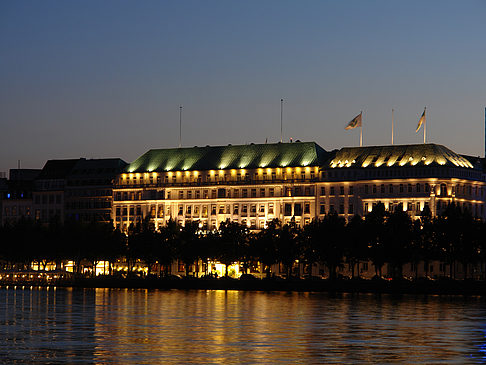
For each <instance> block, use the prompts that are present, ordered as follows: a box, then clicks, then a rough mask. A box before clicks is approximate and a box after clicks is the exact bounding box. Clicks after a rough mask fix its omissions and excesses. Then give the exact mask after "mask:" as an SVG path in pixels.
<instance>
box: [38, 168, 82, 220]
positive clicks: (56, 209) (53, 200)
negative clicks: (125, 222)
mask: <svg viewBox="0 0 486 365" xmlns="http://www.w3.org/2000/svg"><path fill="white" fill-rule="evenodd" d="M78 160H79V159H71V160H49V161H47V162H46V164H45V165H44V167H43V169H42V171H41V173H40V174H39V177H38V178H37V179H36V181H35V189H34V192H33V198H34V205H33V207H34V218H35V220H36V221H40V222H42V223H49V222H51V221H53V220H58V221H59V222H64V213H65V196H64V191H65V188H66V184H67V178H68V175H69V173H70V172H71V170H72V169H73V168H74V166H75V165H76V163H77V162H78Z"/></svg>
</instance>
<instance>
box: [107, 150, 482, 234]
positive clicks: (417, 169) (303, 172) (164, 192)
mask: <svg viewBox="0 0 486 365" xmlns="http://www.w3.org/2000/svg"><path fill="white" fill-rule="evenodd" d="M483 165H484V159H480V158H476V157H467V156H461V155H458V154H456V153H455V152H453V151H451V150H450V149H448V148H446V147H444V146H441V145H436V144H420V145H391V146H374V147H353V148H342V149H340V150H335V151H331V152H328V151H325V150H324V149H323V148H321V147H320V146H319V145H317V144H316V143H313V142H305V143H304V142H296V143H276V144H259V145H256V144H250V145H240V146H232V145H228V146H220V147H210V146H207V147H193V148H175V149H158V150H150V151H148V152H147V153H145V154H144V155H142V156H141V157H139V158H138V159H137V160H135V161H134V162H132V163H131V164H129V165H128V166H127V168H126V170H125V172H124V173H122V174H120V175H118V176H117V178H116V180H115V186H114V203H113V211H112V216H113V221H114V224H115V225H116V226H117V227H118V228H120V229H121V230H124V231H126V230H127V229H128V227H129V225H130V224H131V223H137V222H140V221H141V220H142V219H143V218H146V217H150V219H151V220H152V221H153V222H154V224H155V226H156V227H158V226H161V225H165V224H166V222H167V221H168V220H169V219H173V220H176V221H177V222H179V223H180V224H182V225H184V224H185V223H187V222H191V221H197V222H199V224H200V226H201V228H203V229H213V228H217V227H218V226H219V224H220V222H222V221H225V220H227V219H229V220H232V221H237V222H239V223H242V224H246V225H248V227H250V228H251V229H254V230H258V229H262V228H264V227H266V224H267V222H268V221H269V220H271V219H274V218H278V219H280V220H281V221H282V222H289V221H291V220H295V222H296V223H297V224H299V225H305V224H306V223H309V222H310V221H311V220H312V219H314V218H321V217H323V216H324V214H326V213H330V212H335V213H337V214H339V215H340V216H342V217H344V218H346V219H348V218H349V217H351V216H353V215H354V214H359V215H366V214H367V213H368V212H370V211H371V210H372V209H373V206H375V205H376V204H377V203H378V202H381V203H383V204H384V205H385V208H386V209H387V210H389V211H393V210H395V209H397V208H398V207H402V209H403V210H404V211H407V212H408V214H410V216H412V217H417V216H420V214H421V212H422V211H423V209H424V208H425V207H428V208H429V209H430V210H431V212H432V214H434V215H437V214H439V213H440V212H441V211H442V210H443V209H445V207H446V206H447V205H448V204H449V203H451V202H455V203H456V204H458V205H459V206H460V207H462V208H465V209H468V210H469V211H471V212H472V214H473V215H474V216H477V217H481V218H484V217H485V214H486V212H485V211H484V200H485V187H484V185H485V174H484V166H483Z"/></svg>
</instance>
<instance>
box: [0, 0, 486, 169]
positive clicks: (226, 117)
mask: <svg viewBox="0 0 486 365" xmlns="http://www.w3.org/2000/svg"><path fill="white" fill-rule="evenodd" d="M485 19H486V2H484V1H480V0H477V1H464V2H459V1H407V2H397V1H388V0H387V1H339V2H338V1H240V2H236V1H184V0H182V1H143V2H136V1H118V0H117V1H82V2H81V1H76V2H74V1H72V2H71V1H9V0H4V1H2V2H0V127H1V131H2V132H1V134H0V171H7V170H8V169H9V168H15V167H16V166H17V160H18V159H20V160H22V166H23V167H26V168H27V167H30V168H40V167H42V166H43V164H44V163H45V161H46V160H47V159H54V158H77V157H87V158H90V157H91V158H101V157H121V158H123V159H125V160H126V161H128V162H130V161H132V160H134V159H135V158H136V157H138V156H139V155H141V154H142V153H144V152H145V151H146V150H147V149H149V148H157V147H177V146H178V144H179V125H178V122H179V105H180V104H182V105H184V112H183V145H184V146H195V145H199V146H201V145H207V144H210V145H224V144H228V143H232V144H244V143H249V142H254V143H263V142H265V139H266V138H268V141H269V142H275V141H278V140H279V139H280V98H284V99H285V108H284V139H286V140H288V138H290V137H292V138H294V139H300V140H306V141H316V142H317V143H319V144H320V145H321V146H322V147H324V148H325V149H333V148H338V147H341V146H353V145H357V144H358V141H359V132H358V131H357V130H354V131H345V130H344V126H345V125H346V123H347V122H348V121H349V120H350V119H352V118H353V117H354V116H355V115H356V114H357V113H359V111H360V110H363V115H364V119H363V124H364V129H363V135H364V144H365V145H376V144H389V143H390V134H391V108H392V107H393V108H395V119H396V124H397V125H396V129H395V141H396V143H420V142H421V141H422V136H421V135H420V134H419V135H417V134H415V127H416V124H417V121H418V118H419V116H420V114H421V113H422V111H423V108H424V106H425V105H427V109H428V126H427V135H428V140H429V141H430V142H435V143H441V144H444V145H447V146H449V147H451V148H452V149H453V150H455V151H456V152H459V153H465V154H472V155H480V154H481V155H483V153H484V152H483V151H484V107H485V106H486V41H485V39H486V20H485Z"/></svg>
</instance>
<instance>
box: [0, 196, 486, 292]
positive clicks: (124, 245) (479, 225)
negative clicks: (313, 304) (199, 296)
mask: <svg viewBox="0 0 486 365" xmlns="http://www.w3.org/2000/svg"><path fill="white" fill-rule="evenodd" d="M0 242H1V244H0V271H3V275H2V276H1V277H0V282H2V280H5V279H6V277H7V275H8V277H9V280H12V276H10V275H9V274H8V273H14V272H16V273H21V272H24V274H23V275H24V276H27V278H29V277H35V275H34V274H32V273H31V274H30V275H31V276H29V274H25V273H26V272H29V271H32V267H33V263H35V264H36V268H37V271H36V272H43V271H44V272H45V270H46V269H47V265H48V263H55V272H57V273H58V277H57V278H58V279H59V278H62V280H64V282H73V280H84V281H83V283H85V284H86V283H90V282H91V283H92V285H94V286H99V284H93V281H89V280H93V279H86V277H87V276H95V274H96V271H95V270H94V269H92V270H88V271H87V270H85V269H86V267H91V268H96V267H97V264H98V263H99V262H107V263H108V272H104V274H105V275H104V277H103V278H102V279H103V280H105V283H106V285H107V286H118V285H117V284H113V280H115V279H116V280H135V282H134V283H135V284H133V286H135V287H136V286H139V285H141V284H140V280H142V279H143V280H146V282H145V283H146V284H145V286H151V285H154V286H157V285H155V284H153V280H161V279H160V278H165V279H166V281H165V282H166V283H167V282H168V281H167V278H172V279H174V280H171V282H178V280H176V279H177V278H175V277H174V276H173V274H174V273H173V272H172V270H171V267H172V266H173V263H174V262H179V263H181V264H182V265H183V267H184V271H185V273H184V274H185V275H184V276H185V277H190V276H198V275H199V273H201V270H200V269H198V265H202V263H207V262H218V263H220V264H222V265H224V267H225V268H226V269H225V271H224V273H223V276H228V274H229V270H228V267H230V266H231V265H234V264H235V263H236V264H237V265H238V266H239V268H241V272H242V273H243V275H242V280H240V281H245V280H244V279H247V280H246V282H248V279H252V276H251V275H250V274H249V273H251V272H255V270H256V268H259V270H260V273H261V274H262V276H264V277H266V278H271V277H273V278H274V279H275V275H276V274H278V275H280V274H282V277H283V278H284V279H288V280H289V281H292V280H293V281H294V282H301V284H299V285H303V284H302V282H303V280H298V279H303V278H306V279H308V281H312V280H313V281H316V280H314V279H322V278H323V275H322V271H317V274H316V270H313V268H314V267H316V266H317V267H325V268H326V275H325V278H326V279H328V280H327V282H334V283H336V282H337V281H339V282H343V280H342V279H343V278H342V277H340V276H339V272H340V271H339V269H340V268H342V267H348V268H349V278H347V279H359V277H360V269H359V268H360V264H361V265H363V264H364V263H368V262H370V263H372V265H373V267H374V271H375V276H376V280H378V279H381V278H383V277H386V279H388V280H392V281H394V282H395V283H397V282H398V281H403V279H404V274H403V268H404V265H406V264H408V265H409V266H410V267H412V268H414V272H413V275H412V276H409V277H408V279H413V280H415V281H417V280H418V279H419V272H418V268H419V265H420V267H423V268H424V270H425V275H423V276H425V277H426V278H427V277H428V276H429V275H428V272H427V271H428V268H429V265H428V263H429V262H441V263H442V265H444V266H443V270H442V274H441V277H440V278H441V279H444V280H446V279H447V281H449V282H450V281H452V280H454V279H466V280H467V279H475V280H477V281H483V280H485V278H486V275H485V274H486V272H485V271H486V270H485V265H486V223H485V222H483V221H481V220H478V219H475V218H473V217H472V215H471V214H470V213H469V212H468V211H462V210H461V209H460V208H459V207H457V206H455V205H454V204H451V205H450V206H449V207H448V208H447V209H446V210H445V211H444V212H443V213H442V214H441V215H440V216H438V217H432V216H431V214H430V211H428V210H427V209H426V210H424V211H423V214H422V215H421V217H420V219H417V220H412V219H411V218H410V217H409V215H408V214H407V212H405V211H403V209H401V208H400V207H399V208H398V209H396V210H395V211H394V212H393V213H389V212H387V211H385V208H384V206H383V204H377V205H376V206H375V207H374V208H373V211H372V212H370V213H369V214H367V215H366V216H365V217H364V218H362V217H360V216H354V217H353V218H352V219H350V220H349V222H346V221H345V220H344V219H343V218H341V217H339V216H338V215H336V214H328V215H326V216H325V217H324V218H323V219H322V220H314V221H312V222H311V223H310V224H308V225H306V226H304V227H303V228H301V227H298V226H297V225H295V224H293V223H292V222H290V223H288V224H282V223H281V222H279V221H278V220H273V221H271V222H269V223H268V226H267V228H265V229H263V230H261V231H259V232H250V231H249V230H248V228H247V227H246V226H243V225H241V224H238V223H236V222H231V221H226V222H222V223H221V224H220V227H219V229H218V230H215V231H210V232H202V231H201V230H200V227H199V224H198V222H191V223H188V224H186V225H185V226H184V227H182V226H179V225H178V224H177V223H176V222H175V221H169V222H168V224H167V225H166V226H164V227H160V229H159V230H157V231H156V230H155V228H154V225H153V224H152V223H151V222H150V220H145V221H143V222H141V223H140V224H137V225H131V226H130V228H129V232H128V235H125V234H123V233H121V232H120V231H117V230H115V229H114V228H113V226H112V225H111V224H105V225H103V224H97V223H92V224H81V223H78V222H66V223H65V224H62V225H61V224H59V223H57V222H55V221H54V222H51V223H50V224H49V225H48V226H42V225H40V224H38V223H36V222H33V221H31V220H21V221H19V222H17V223H15V224H12V225H6V226H4V227H2V228H1V229H0ZM67 261H69V262H72V268H71V271H72V274H70V275H68V273H66V272H65V271H63V270H64V269H61V268H63V263H65V262H67ZM117 262H124V263H126V266H125V267H126V271H125V272H123V273H121V272H120V271H118V270H115V269H114V268H115V266H116V265H115V264H116V263H117ZM140 265H143V266H144V267H145V268H146V270H145V271H144V275H143V278H136V277H135V276H137V275H135V270H134V268H136V267H140ZM276 266H278V267H280V268H283V269H280V270H279V271H278V273H276V270H275V269H274V268H275V267H276ZM384 266H386V268H387V272H386V273H383V270H382V269H383V267H384ZM296 267H297V268H300V269H296ZM458 267H460V268H461V276H460V277H458V275H457V272H456V271H457V270H458V269H457V268H458ZM272 268H273V269H272ZM204 272H205V273H206V275H207V276H211V272H210V271H208V270H205V271H204ZM39 275H40V274H39ZM39 275H38V276H37V277H38V278H41V276H39ZM53 275H54V274H53ZM52 277H53V276H51V279H52ZM16 278H17V276H16ZM123 278H125V279H123ZM208 279H212V278H211V277H210V278H206V281H205V282H206V285H208V284H207V283H208V282H213V281H214V280H208ZM100 280H101V279H99V280H98V283H100V282H101V281H100ZM148 280H152V282H150V283H149V281H148ZM192 280H193V282H194V279H192ZM186 281H187V279H186ZM226 281H227V282H228V283H229V282H230V281H229V279H228V280H226ZM250 281H251V280H250ZM321 281H322V280H321ZM231 282H232V281H231ZM267 282H269V283H273V285H277V284H275V283H276V282H277V281H276V280H273V281H271V280H267ZM78 283H79V282H78ZM220 283H221V281H220ZM85 284H81V286H83V285H85ZM171 285H173V286H174V285H175V286H184V285H189V284H181V283H179V284H171ZM197 285H199V284H197ZM197 285H196V284H190V285H189V286H197ZM211 285H213V284H211ZM214 285H215V286H217V285H222V284H214ZM228 285H229V284H228ZM231 285H232V286H234V287H238V285H240V286H244V285H248V284H234V283H233V284H231ZM231 285H230V286H231ZM268 285H270V284H268ZM282 285H287V286H288V285H289V284H282ZM292 285H293V284H292ZM306 285H310V284H306ZM315 285H317V284H312V285H310V287H312V286H315ZM319 285H321V286H322V285H323V284H322V283H321V284H319ZM326 285H331V284H326ZM332 285H333V286H334V284H332ZM343 285H344V284H343ZM349 285H351V284H349ZM353 285H355V284H353ZM360 285H363V284H360ZM380 285H382V284H380ZM383 285H385V284H383ZM387 285H388V284H387ZM142 286H143V285H142ZM162 286H163V285H162ZM277 286H278V285H277ZM253 287H255V284H253ZM291 287H292V288H293V286H291Z"/></svg>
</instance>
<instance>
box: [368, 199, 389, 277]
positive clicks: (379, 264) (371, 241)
mask: <svg viewBox="0 0 486 365" xmlns="http://www.w3.org/2000/svg"><path fill="white" fill-rule="evenodd" d="M386 217H387V214H386V211H385V205H384V204H383V203H378V204H376V205H375V206H374V207H373V210H372V211H371V212H370V213H368V214H367V215H366V217H365V235H366V240H367V241H368V247H369V253H370V258H371V261H372V262H373V266H374V267H375V273H376V275H378V276H380V277H381V276H382V272H381V271H382V268H383V265H384V264H385V251H384V246H383V238H384V237H383V235H384V226H385V220H386Z"/></svg>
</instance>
